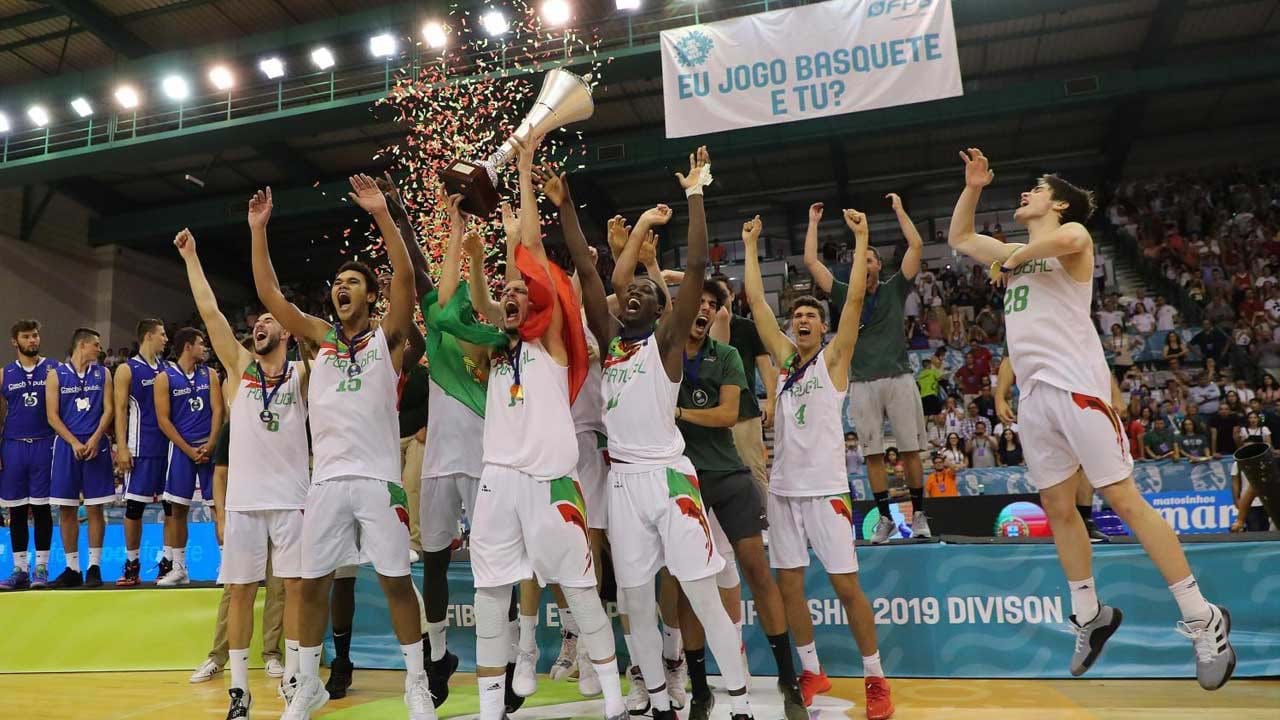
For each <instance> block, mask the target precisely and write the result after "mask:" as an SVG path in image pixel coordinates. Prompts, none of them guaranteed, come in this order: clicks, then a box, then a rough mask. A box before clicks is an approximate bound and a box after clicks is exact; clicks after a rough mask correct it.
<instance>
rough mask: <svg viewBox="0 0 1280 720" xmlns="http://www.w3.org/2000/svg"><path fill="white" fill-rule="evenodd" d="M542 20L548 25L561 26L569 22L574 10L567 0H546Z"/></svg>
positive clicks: (543, 5) (543, 4)
mask: <svg viewBox="0 0 1280 720" xmlns="http://www.w3.org/2000/svg"><path fill="white" fill-rule="evenodd" d="M541 14H542V20H543V21H544V22H546V23H547V24H548V25H551V26H553V27H559V26H561V25H564V24H565V23H567V22H569V16H570V15H572V12H571V11H570V10H569V3H568V2H567V1H566V0H546V2H544V3H542V13H541Z"/></svg>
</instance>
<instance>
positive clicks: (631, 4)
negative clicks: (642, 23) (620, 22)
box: [617, 0, 640, 10]
mask: <svg viewBox="0 0 1280 720" xmlns="http://www.w3.org/2000/svg"><path fill="white" fill-rule="evenodd" d="M617 7H618V9H619V10H639V9H640V0H617Z"/></svg>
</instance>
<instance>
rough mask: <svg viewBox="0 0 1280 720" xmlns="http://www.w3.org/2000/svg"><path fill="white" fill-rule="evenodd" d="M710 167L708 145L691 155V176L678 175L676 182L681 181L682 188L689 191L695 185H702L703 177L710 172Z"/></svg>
mask: <svg viewBox="0 0 1280 720" xmlns="http://www.w3.org/2000/svg"><path fill="white" fill-rule="evenodd" d="M710 165H711V155H710V154H708V153H707V146H706V145H703V146H702V147H700V148H698V149H697V150H695V151H693V152H691V153H689V174H688V175H681V174H680V173H676V180H679V181H680V187H682V188H684V189H685V190H688V189H690V188H692V187H693V186H695V185H699V184H701V183H702V175H703V173H705V172H708V171H709V170H710Z"/></svg>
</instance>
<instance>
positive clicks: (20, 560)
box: [13, 550, 27, 572]
mask: <svg viewBox="0 0 1280 720" xmlns="http://www.w3.org/2000/svg"><path fill="white" fill-rule="evenodd" d="M13 569H14V570H21V571H22V572H26V571H27V551H26V550H23V551H22V552H15V553H14V554H13Z"/></svg>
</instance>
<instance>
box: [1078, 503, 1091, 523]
mask: <svg viewBox="0 0 1280 720" xmlns="http://www.w3.org/2000/svg"><path fill="white" fill-rule="evenodd" d="M1076 512H1078V513H1080V519H1081V520H1090V519H1092V518H1093V506H1092V505H1077V506H1076Z"/></svg>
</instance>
